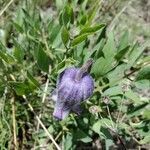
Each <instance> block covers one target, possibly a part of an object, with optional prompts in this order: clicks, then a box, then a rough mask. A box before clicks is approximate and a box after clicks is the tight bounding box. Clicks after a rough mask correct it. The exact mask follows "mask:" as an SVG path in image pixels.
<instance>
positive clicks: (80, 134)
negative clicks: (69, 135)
mask: <svg viewBox="0 0 150 150" xmlns="http://www.w3.org/2000/svg"><path fill="white" fill-rule="evenodd" d="M74 136H75V139H76V140H77V141H82V142H84V143H89V142H91V141H92V138H91V137H89V136H88V135H87V134H86V133H85V132H83V131H82V130H80V129H78V130H77V131H76V132H75V133H74Z"/></svg>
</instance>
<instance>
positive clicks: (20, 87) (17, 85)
mask: <svg viewBox="0 0 150 150" xmlns="http://www.w3.org/2000/svg"><path fill="white" fill-rule="evenodd" d="M11 86H12V87H13V88H14V90H15V92H16V94H17V95H19V96H21V95H24V94H26V90H27V88H28V87H27V85H26V84H25V83H23V82H11Z"/></svg>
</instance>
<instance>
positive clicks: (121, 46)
mask: <svg viewBox="0 0 150 150" xmlns="http://www.w3.org/2000/svg"><path fill="white" fill-rule="evenodd" d="M128 45H129V32H128V31H125V32H124V33H123V35H122V37H121V38H120V42H119V46H118V51H120V50H123V49H125V48H126V47H127V46H128Z"/></svg>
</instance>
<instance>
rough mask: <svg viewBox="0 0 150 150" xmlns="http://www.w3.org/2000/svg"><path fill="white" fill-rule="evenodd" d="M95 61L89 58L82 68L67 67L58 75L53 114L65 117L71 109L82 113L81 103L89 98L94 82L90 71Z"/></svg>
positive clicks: (61, 117) (59, 117) (60, 117)
mask: <svg viewBox="0 0 150 150" xmlns="http://www.w3.org/2000/svg"><path fill="white" fill-rule="evenodd" d="M92 63H93V61H92V60H91V59H90V60H88V61H87V62H86V63H85V64H84V65H83V66H82V67H81V68H75V67H71V68H67V69H65V70H64V71H63V72H62V73H61V74H60V75H59V77H58V80H57V87H56V90H55V92H53V93H55V96H54V95H53V97H55V99H56V103H55V108H54V112H53V116H54V117H55V118H57V119H60V120H61V119H64V118H65V117H66V116H68V114H69V112H70V111H74V112H76V113H77V114H80V113H81V109H80V103H81V102H82V101H84V100H86V99H87V98H89V97H90V96H91V95H92V93H93V90H94V82H93V79H92V77H91V76H90V75H89V74H88V71H89V69H90V67H91V65H92Z"/></svg>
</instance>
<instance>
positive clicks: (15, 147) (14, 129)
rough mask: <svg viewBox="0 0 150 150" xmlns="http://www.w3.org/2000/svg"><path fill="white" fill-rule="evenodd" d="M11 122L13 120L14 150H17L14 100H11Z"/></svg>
mask: <svg viewBox="0 0 150 150" xmlns="http://www.w3.org/2000/svg"><path fill="white" fill-rule="evenodd" d="M12 120H13V137H14V150H17V135H16V117H15V98H14V97H13V98H12Z"/></svg>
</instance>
